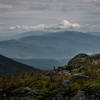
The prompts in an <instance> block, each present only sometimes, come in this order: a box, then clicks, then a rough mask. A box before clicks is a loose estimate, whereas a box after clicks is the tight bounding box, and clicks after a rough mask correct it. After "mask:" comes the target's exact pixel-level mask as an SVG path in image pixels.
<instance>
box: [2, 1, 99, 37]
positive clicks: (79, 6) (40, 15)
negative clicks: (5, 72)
mask: <svg viewBox="0 0 100 100" xmlns="http://www.w3.org/2000/svg"><path fill="white" fill-rule="evenodd" d="M52 28H54V29H59V28H60V29H66V30H67V29H73V30H78V31H86V32H100V0H0V36H3V35H9V34H17V33H18V32H21V31H31V30H38V29H52Z"/></svg>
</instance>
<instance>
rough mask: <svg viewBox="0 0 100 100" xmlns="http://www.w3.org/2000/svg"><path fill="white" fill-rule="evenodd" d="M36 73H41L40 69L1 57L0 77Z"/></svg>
mask: <svg viewBox="0 0 100 100" xmlns="http://www.w3.org/2000/svg"><path fill="white" fill-rule="evenodd" d="M34 71H39V69H36V68H33V67H31V66H28V65H25V64H22V63H19V62H17V61H15V60H13V59H10V58H8V57H5V56H2V55H0V76H2V75H3V76H4V75H9V74H16V73H24V72H34Z"/></svg>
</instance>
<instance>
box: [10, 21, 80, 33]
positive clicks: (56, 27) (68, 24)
mask: <svg viewBox="0 0 100 100" xmlns="http://www.w3.org/2000/svg"><path fill="white" fill-rule="evenodd" d="M77 28H80V25H79V24H77V23H76V24H75V23H71V22H69V21H67V20H63V21H62V22H61V23H60V24H53V25H50V26H48V25H45V24H38V25H35V26H25V25H22V26H20V25H17V26H11V27H9V30H10V31H13V30H16V31H31V30H63V29H66V30H67V29H77Z"/></svg>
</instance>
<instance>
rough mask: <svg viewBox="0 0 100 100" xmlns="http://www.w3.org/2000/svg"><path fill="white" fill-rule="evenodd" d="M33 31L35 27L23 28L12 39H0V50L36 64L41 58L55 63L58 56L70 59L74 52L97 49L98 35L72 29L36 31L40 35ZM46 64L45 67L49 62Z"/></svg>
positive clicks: (99, 42)
mask: <svg viewBox="0 0 100 100" xmlns="http://www.w3.org/2000/svg"><path fill="white" fill-rule="evenodd" d="M36 34H38V31H37V32H36V31H31V32H25V33H22V34H21V35H17V36H15V37H14V38H13V39H10V40H5V41H1V42H0V54H3V55H5V56H8V57H11V58H14V59H18V61H19V59H20V61H21V62H25V63H26V64H29V65H32V66H34V65H38V63H40V59H41V62H42V65H44V66H45V65H46V64H47V63H48V62H49V64H50V63H51V62H53V63H51V65H50V66H54V65H57V66H58V64H60V62H59V61H60V60H57V59H70V58H72V56H73V55H75V54H77V53H89V54H92V53H94V54H95V53H99V52H100V37H99V36H94V35H90V34H86V33H82V32H74V31H60V32H44V33H43V32H42V33H41V32H40V31H39V34H41V35H36ZM23 59H25V61H23ZM30 59H31V60H30ZM32 59H33V60H32ZM35 59H36V60H35ZM44 59H45V60H44ZM51 59H52V60H53V61H52V60H51ZM54 59H55V61H54ZM29 60H30V61H29ZM66 61H67V60H66ZM34 62H36V63H37V64H36V63H34ZM56 63H58V64H56ZM40 64H41V63H40ZM40 64H39V65H40ZM63 64H65V62H63ZM46 67H47V68H48V64H47V66H46ZM39 68H40V67H39ZM50 68H52V67H50ZM50 68H49V69H50ZM41 69H42V67H41ZM43 69H44V68H43Z"/></svg>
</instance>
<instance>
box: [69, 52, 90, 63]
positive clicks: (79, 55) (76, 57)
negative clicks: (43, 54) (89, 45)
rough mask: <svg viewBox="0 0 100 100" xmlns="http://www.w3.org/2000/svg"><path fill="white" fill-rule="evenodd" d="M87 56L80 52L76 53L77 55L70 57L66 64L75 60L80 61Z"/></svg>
mask: <svg viewBox="0 0 100 100" xmlns="http://www.w3.org/2000/svg"><path fill="white" fill-rule="evenodd" d="M87 57H89V56H88V55H87V54H84V53H81V54H78V55H77V56H75V57H74V58H72V59H71V60H70V61H69V62H68V65H72V64H73V63H75V62H77V61H81V60H84V59H85V58H87Z"/></svg>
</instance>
